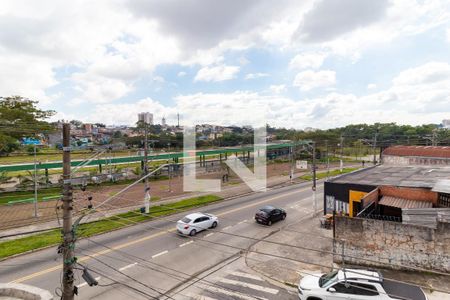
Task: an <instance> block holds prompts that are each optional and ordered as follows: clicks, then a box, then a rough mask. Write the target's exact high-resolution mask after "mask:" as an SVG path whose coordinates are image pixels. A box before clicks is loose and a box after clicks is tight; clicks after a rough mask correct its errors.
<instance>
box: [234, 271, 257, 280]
mask: <svg viewBox="0 0 450 300" xmlns="http://www.w3.org/2000/svg"><path fill="white" fill-rule="evenodd" d="M231 275H235V276H238V277H245V278H250V279H253V280H258V281H264V279H262V278H261V277H259V276H257V275H253V274H248V273H244V272H239V271H235V272H231Z"/></svg>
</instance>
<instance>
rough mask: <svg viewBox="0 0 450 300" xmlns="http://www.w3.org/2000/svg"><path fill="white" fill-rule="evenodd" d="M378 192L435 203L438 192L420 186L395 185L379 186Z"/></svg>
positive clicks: (383, 194)
mask: <svg viewBox="0 0 450 300" xmlns="http://www.w3.org/2000/svg"><path fill="white" fill-rule="evenodd" d="M379 188H380V194H381V195H382V196H392V197H398V198H404V199H408V200H415V201H426V202H432V203H433V205H434V206H436V205H437V200H438V193H436V192H432V191H431V190H429V189H421V188H405V187H396V186H380V187H379Z"/></svg>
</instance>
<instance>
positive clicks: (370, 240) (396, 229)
mask: <svg viewBox="0 0 450 300" xmlns="http://www.w3.org/2000/svg"><path fill="white" fill-rule="evenodd" d="M342 245H344V255H345V262H346V263H351V264H357V265H365V266H374V267H384V268H393V269H408V267H409V268H411V267H412V268H421V269H426V270H434V271H442V272H450V223H439V224H438V226H437V229H432V228H427V227H422V226H414V225H406V224H402V223H397V222H388V221H380V220H371V219H362V218H348V217H336V242H335V249H336V250H335V251H336V253H341V251H342ZM334 261H335V262H337V263H342V257H341V255H336V256H335V258H334Z"/></svg>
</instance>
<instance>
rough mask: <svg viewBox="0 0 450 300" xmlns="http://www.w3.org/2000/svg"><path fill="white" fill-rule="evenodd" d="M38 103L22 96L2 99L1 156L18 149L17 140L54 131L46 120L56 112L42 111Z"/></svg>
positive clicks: (0, 107) (0, 104) (0, 108)
mask: <svg viewBox="0 0 450 300" xmlns="http://www.w3.org/2000/svg"><path fill="white" fill-rule="evenodd" d="M37 103H38V102H37V101H33V100H30V99H28V98H24V97H21V96H11V97H0V155H8V154H9V153H11V152H12V151H14V150H15V149H17V147H18V145H17V140H19V139H21V138H23V137H29V136H34V135H36V134H41V133H44V132H51V131H53V130H54V126H53V125H51V124H49V123H48V122H46V121H45V119H47V118H49V117H50V116H52V115H53V114H54V113H55V112H54V111H52V110H41V109H39V108H37V107H36V104H37Z"/></svg>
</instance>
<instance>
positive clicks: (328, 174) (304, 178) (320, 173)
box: [299, 168, 360, 180]
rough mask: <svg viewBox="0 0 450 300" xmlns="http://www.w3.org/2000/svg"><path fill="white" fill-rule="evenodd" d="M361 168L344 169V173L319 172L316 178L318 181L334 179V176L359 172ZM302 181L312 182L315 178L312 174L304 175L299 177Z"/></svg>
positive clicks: (339, 171)
mask: <svg viewBox="0 0 450 300" xmlns="http://www.w3.org/2000/svg"><path fill="white" fill-rule="evenodd" d="M359 169H360V168H343V169H342V172H341V170H339V169H338V170H331V171H330V172H328V173H327V172H317V173H316V178H317V179H322V178H326V177H327V176H329V177H334V176H338V175H342V174H346V173H350V172H353V171H356V170H359ZM299 178H300V179H303V180H312V179H313V176H312V174H308V175H303V176H300V177H299Z"/></svg>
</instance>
